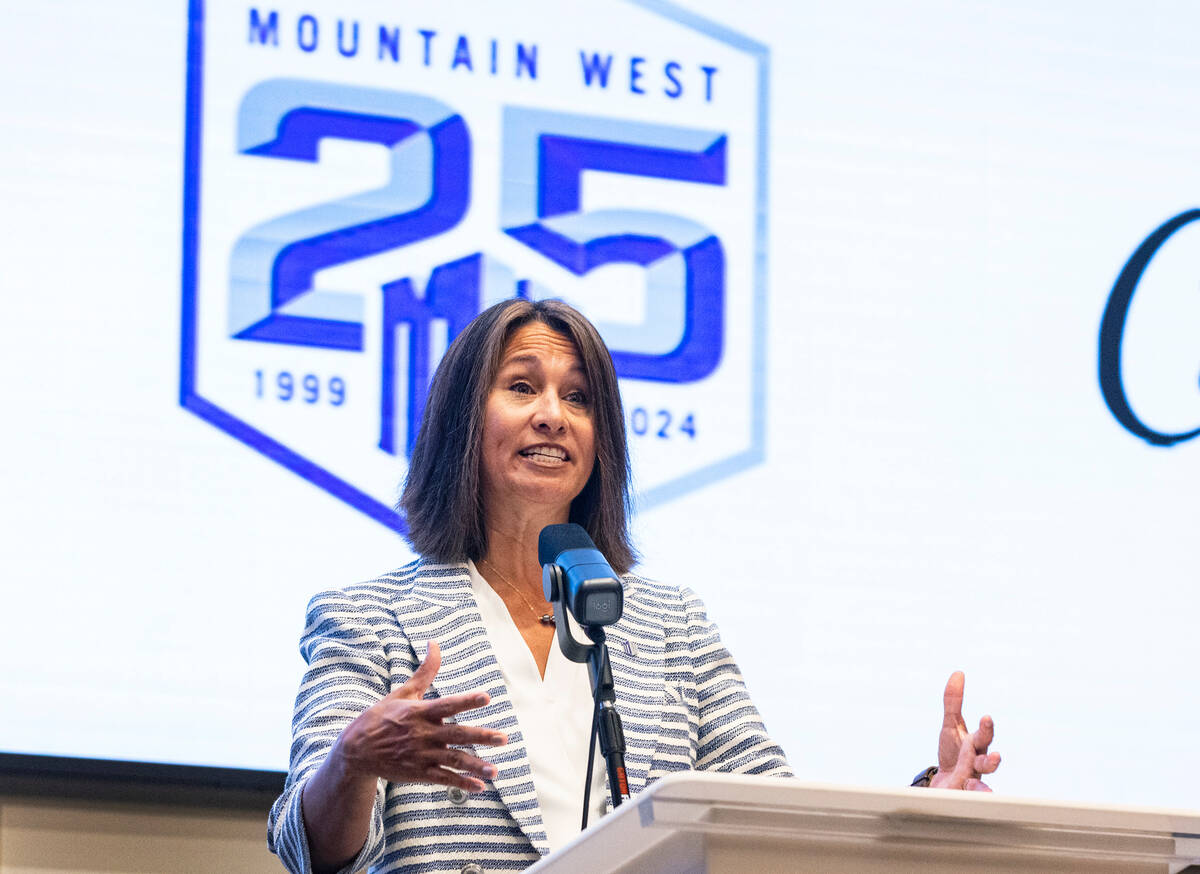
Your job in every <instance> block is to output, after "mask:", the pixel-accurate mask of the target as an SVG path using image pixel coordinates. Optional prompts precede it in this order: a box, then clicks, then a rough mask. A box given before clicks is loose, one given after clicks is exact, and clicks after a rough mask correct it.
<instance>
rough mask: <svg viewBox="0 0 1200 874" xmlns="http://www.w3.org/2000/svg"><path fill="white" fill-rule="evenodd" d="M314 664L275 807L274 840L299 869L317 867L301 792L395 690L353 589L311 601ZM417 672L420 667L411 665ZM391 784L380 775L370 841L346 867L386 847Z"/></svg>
mask: <svg viewBox="0 0 1200 874" xmlns="http://www.w3.org/2000/svg"><path fill="white" fill-rule="evenodd" d="M300 654H301V655H302V656H304V660H305V662H307V663H308V668H307V670H306V671H305V673H304V678H303V680H302V681H301V683H300V691H299V692H298V693H297V695H296V709H295V712H294V714H293V716H292V747H291V757H290V763H289V766H288V775H287V782H286V783H285V784H284V789H283V794H282V795H280V796H279V798H278V799H277V800H276V801H275V804H274V805H273V806H272V808H271V813H270V817H269V820H268V827H267V845H268V847H269V848H270V850H271V852H273V853H275V854H276V855H277V856H279V860H280V861H281V862H282V863H283V865H284V867H285V868H286V869H287V870H288V871H291V872H292V874H310V872H311V871H312V862H311V859H310V857H309V849H308V835H307V833H306V831H305V828H304V813H303V810H302V809H301V797H302V792H303V790H304V786H305V784H306V783H307V782H308V779H309V777H311V776H312V774H313V773H314V772H315V771H316V770H317V768H318V767H320V765H321V763H322V762H323V761H324V760H325V756H326V755H327V754H328V753H329V749H330V747H332V746H333V742H334V741H335V740H337V737H338V735H339V734H340V733H341V731H342V729H343V728H345V727H346V725H348V724H349V723H350V722H351V721H353V720H354V718H355V717H357V716H358V715H359V714H360V713H362V712H363V711H364V710H366V709H367V708H368V707H370V706H371V705H372V704H374V703H375V702H376V701H378V700H379V699H380V698H382V697H384V696H385V695H387V694H388V692H389V691H391V686H392V679H391V672H390V669H391V665H390V663H389V659H388V654H387V653H386V652H385V650H384V646H383V644H382V643H381V641H380V639H379V636H378V634H376V632H375V630H374V628H373V627H372V624H371V621H370V609H369V607H367V606H365V605H363V604H362V602H360V601H358V600H357V599H355V598H353V597H352V596H351V595H349V594H347V593H346V592H324V593H321V594H319V595H317V596H316V597H314V598H313V599H312V601H311V602H309V605H308V615H307V621H306V623H305V628H304V633H303V635H302V636H301V639H300ZM407 667H408V672H409V674H410V675H411V673H412V671H413V670H414V669H415V668H414V666H413V665H411V664H410V665H408V666H407ZM385 787H386V783H385V781H383V780H380V781H379V785H378V788H377V789H376V794H375V806H374V809H373V811H372V813H371V823H370V827H369V830H368V833H367V840H366V843H365V844H364V845H363V848H362V850H361V851H360V852H359V854H358V856H357V857H356V858H355V859H354V860H353V861H352V862H351V863H350V864H349V865H347V866H346V867H345V868H344V869H342V870H343V871H345V872H351V871H358V870H360V869H362V868H366V867H368V866H370V865H371V864H373V863H374V862H375V861H376V860H377V859H378V858H379V857H380V856H381V855H382V853H383V847H384V841H383V807H384V791H385Z"/></svg>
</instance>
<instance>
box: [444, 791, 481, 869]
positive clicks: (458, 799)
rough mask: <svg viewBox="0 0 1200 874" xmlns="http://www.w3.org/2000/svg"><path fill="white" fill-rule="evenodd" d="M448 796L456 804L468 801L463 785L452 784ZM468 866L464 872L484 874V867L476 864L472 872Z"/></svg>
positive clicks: (447, 792)
mask: <svg viewBox="0 0 1200 874" xmlns="http://www.w3.org/2000/svg"><path fill="white" fill-rule="evenodd" d="M446 797H448V798H449V799H450V800H451V801H453V802H454V803H455V804H465V803H466V801H467V790H466V789H463V788H462V787H461V786H451V787H450V788H449V789H447V790H446ZM471 865H475V863H474V862H472V863H471ZM471 865H468V866H467V868H470V867H471ZM467 868H463V872H464V874H483V869H482V868H480V867H479V866H478V865H475V868H474V869H473V871H470V872H468V871H467Z"/></svg>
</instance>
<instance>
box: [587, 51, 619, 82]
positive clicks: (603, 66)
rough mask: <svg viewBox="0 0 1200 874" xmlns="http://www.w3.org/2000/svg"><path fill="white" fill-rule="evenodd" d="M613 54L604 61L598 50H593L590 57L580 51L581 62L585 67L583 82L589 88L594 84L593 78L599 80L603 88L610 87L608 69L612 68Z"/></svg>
mask: <svg viewBox="0 0 1200 874" xmlns="http://www.w3.org/2000/svg"><path fill="white" fill-rule="evenodd" d="M612 59H613V56H612V55H609V56H608V57H606V58H605V59H604V60H603V61H602V60H600V55H599V53H597V52H592V56H591V57H590V58H589V57H588V56H587V55H586V54H584V53H583V52H582V51H581V52H580V53H579V63H580V65H581V66H582V67H583V84H584V85H587V86H588V87H589V88H590V87H591V85H592V79H593V78H595V79H597V80H599V82H600V87H601V88H607V87H608V71H609V70H610V69H611V68H612Z"/></svg>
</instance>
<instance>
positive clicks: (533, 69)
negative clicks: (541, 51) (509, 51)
mask: <svg viewBox="0 0 1200 874" xmlns="http://www.w3.org/2000/svg"><path fill="white" fill-rule="evenodd" d="M522 69H524V70H525V72H527V73H528V74H529V78H530V79H536V78H537V45H534V46H533V47H532V48H525V44H524V43H517V78H518V79H520V78H521V70H522Z"/></svg>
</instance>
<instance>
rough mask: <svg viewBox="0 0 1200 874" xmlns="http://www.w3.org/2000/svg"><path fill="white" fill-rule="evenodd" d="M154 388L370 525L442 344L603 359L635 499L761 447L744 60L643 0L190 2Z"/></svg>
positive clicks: (747, 44)
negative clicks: (553, 328) (510, 337)
mask: <svg viewBox="0 0 1200 874" xmlns="http://www.w3.org/2000/svg"><path fill="white" fill-rule="evenodd" d="M190 19H191V20H190V24H191V30H190V43H189V49H188V118H187V147H186V148H187V152H186V180H185V189H184V199H185V252H184V269H183V338H182V361H181V364H182V366H181V385H180V397H181V403H182V404H183V406H185V407H186V408H187V409H189V410H191V411H193V412H194V413H196V414H197V415H199V416H201V417H202V418H204V419H205V420H207V421H209V422H211V423H212V424H214V425H216V426H217V427H219V428H221V429H223V430H225V431H226V432H228V433H229V434H231V435H233V436H234V437H236V438H238V439H239V440H242V441H244V442H245V443H247V444H248V445H250V446H252V447H254V448H255V449H257V450H258V451H259V452H261V453H263V454H264V455H266V456H267V457H269V458H271V459H273V460H274V461H276V462H278V463H280V464H282V465H285V466H286V467H288V468H289V469H291V470H292V471H294V472H296V473H298V474H300V475H301V476H303V477H305V478H307V479H308V480H310V481H311V482H313V483H314V484H316V485H318V486H320V487H321V488H323V489H325V490H326V491H328V492H329V493H331V494H333V495H334V496H336V497H338V498H340V499H341V500H344V501H346V502H348V503H350V504H352V505H353V506H354V507H356V508H358V509H359V510H361V511H362V512H364V513H366V514H368V515H369V516H371V517H372V518H374V519H376V520H378V521H380V522H382V523H384V524H385V525H388V526H390V527H392V528H394V529H396V530H399V531H403V530H404V522H403V519H401V518H400V517H399V516H398V515H397V514H396V513H395V511H394V510H393V509H392V505H393V504H394V501H395V496H396V488H397V483H398V482H399V481H400V480H401V479H402V477H403V473H404V470H405V464H406V458H407V453H408V451H409V448H410V447H411V445H412V442H413V438H414V436H415V434H416V431H417V427H418V425H419V422H420V416H421V411H422V408H423V405H424V401H425V395H426V391H427V388H428V383H429V379H430V376H431V374H432V372H433V370H434V368H435V367H436V365H437V362H438V360H439V359H440V357H441V355H442V353H443V352H444V351H445V349H446V346H447V345H448V344H449V342H450V341H451V340H452V339H453V338H454V336H455V335H456V334H457V333H458V332H459V331H461V330H462V328H463V327H464V326H465V325H466V324H467V322H469V321H470V320H471V318H472V317H474V316H475V315H476V314H477V313H478V312H480V310H482V309H483V308H485V307H487V306H489V305H490V304H492V303H495V302H497V301H499V300H503V299H506V298H510V297H513V296H523V297H527V298H529V299H542V298H545V297H557V298H562V299H564V300H566V301H568V302H570V303H572V304H574V305H575V306H577V307H579V308H580V309H581V310H582V311H583V312H585V313H586V314H587V315H588V316H589V317H590V318H591V319H592V320H593V321H594V322H595V323H596V324H597V326H598V327H599V329H600V331H601V333H602V334H603V336H604V338H605V341H606V342H607V343H608V345H609V348H610V349H611V350H612V353H613V358H614V361H615V362H616V367H617V372H618V375H619V376H620V377H621V387H622V392H623V396H624V400H625V406H626V409H625V412H626V417H627V423H628V426H629V432H630V436H631V448H632V453H633V459H634V472H635V482H636V485H637V487H638V489H639V492H640V498H641V505H642V506H643V507H645V506H652V505H654V504H656V503H660V502H662V501H664V500H668V499H670V498H672V497H674V496H677V495H679V494H681V493H683V492H685V491H687V490H689V489H692V488H696V487H697V486H699V485H703V484H705V483H708V482H712V481H714V480H716V479H718V478H721V477H723V476H727V475H729V474H731V473H733V472H736V471H738V470H741V469H744V468H746V467H748V466H750V465H753V464H755V463H757V462H758V461H759V460H761V458H762V454H763V432H764V417H763V404H764V387H763V385H762V380H763V371H764V364H765V347H764V340H765V326H764V312H763V308H764V298H765V276H764V272H765V249H766V228H765V216H766V181H765V180H766V166H765V157H766V151H765V150H766V146H765V130H766V127H765V113H766V77H767V55H766V50H765V49H764V48H763V47H762V46H760V45H758V44H756V43H753V42H751V41H749V40H746V39H745V38H743V37H740V36H738V35H736V34H733V33H730V32H728V31H725V30H723V29H721V28H719V27H717V26H715V25H713V24H712V23H710V22H707V21H705V20H703V19H701V18H699V17H697V16H694V15H691V14H689V13H686V12H682V11H680V10H678V9H677V8H675V7H673V6H668V5H667V4H665V3H661V2H658V0H639V2H615V0H614V2H604V3H595V4H574V3H571V4H564V3H561V2H553V0H551V2H529V3H521V4H503V5H496V4H490V3H484V2H481V3H479V4H478V6H477V7H476V8H475V9H474V10H473V11H472V14H471V15H464V14H463V4H446V3H435V2H428V3H416V2H414V3H406V4H403V6H397V5H395V4H382V3H378V2H366V0H363V2H338V3H326V4H325V8H324V9H322V8H321V7H320V5H319V4H317V5H314V4H313V3H305V4H303V5H298V4H288V3H249V4H247V3H234V2H206V3H201V2H199V0H195V2H193V3H192V8H191V13H190Z"/></svg>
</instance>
